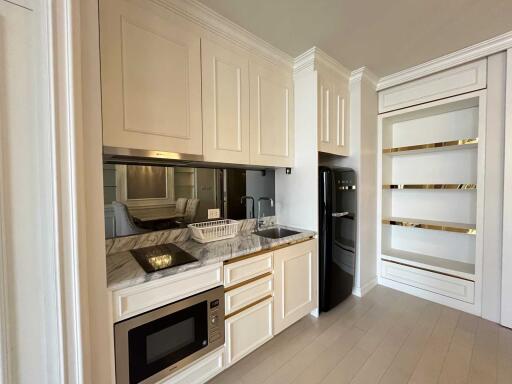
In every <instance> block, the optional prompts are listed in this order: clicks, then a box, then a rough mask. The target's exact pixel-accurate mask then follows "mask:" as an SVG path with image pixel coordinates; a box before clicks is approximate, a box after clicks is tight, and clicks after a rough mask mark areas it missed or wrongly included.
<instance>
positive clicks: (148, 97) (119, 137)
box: [100, 0, 203, 154]
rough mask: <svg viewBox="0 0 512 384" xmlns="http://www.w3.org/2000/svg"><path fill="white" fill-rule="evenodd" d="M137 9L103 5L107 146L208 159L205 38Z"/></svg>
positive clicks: (121, 1) (113, 0) (121, 0)
mask: <svg viewBox="0 0 512 384" xmlns="http://www.w3.org/2000/svg"><path fill="white" fill-rule="evenodd" d="M136 4H139V3H136V2H131V1H126V0H101V1H100V36H101V41H100V43H101V81H102V112H103V144H104V145H105V146H111V147H122V148H132V149H146V150H159V151H167V152H178V153H185V154H202V151H203V148H202V121H201V118H202V114H201V44H200V42H201V40H200V37H199V35H197V34H196V33H194V32H193V31H192V30H191V28H190V27H189V26H187V24H186V23H183V22H182V23H180V21H179V20H175V18H171V17H170V16H171V15H167V14H166V13H165V12H156V11H155V9H154V8H152V6H150V5H149V2H148V3H147V4H148V5H144V6H138V5H136ZM167 16H169V17H167Z"/></svg>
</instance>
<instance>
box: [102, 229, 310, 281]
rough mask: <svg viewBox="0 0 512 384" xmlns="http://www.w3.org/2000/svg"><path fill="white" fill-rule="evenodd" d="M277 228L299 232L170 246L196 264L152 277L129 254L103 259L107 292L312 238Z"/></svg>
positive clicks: (246, 234) (245, 235)
mask: <svg viewBox="0 0 512 384" xmlns="http://www.w3.org/2000/svg"><path fill="white" fill-rule="evenodd" d="M280 227H281V228H287V229H291V230H295V231H299V232H300V233H298V234H296V235H292V236H288V237H285V238H282V239H267V238H264V237H261V236H258V235H255V234H254V233H253V232H252V230H243V231H240V232H239V234H238V235H237V236H235V237H234V238H232V239H227V240H220V241H214V242H211V243H206V244H200V243H198V242H196V241H195V240H192V239H188V240H186V241H179V242H174V244H176V245H177V246H178V247H180V248H182V249H184V250H185V251H187V252H188V253H190V254H191V255H192V256H194V257H195V258H196V259H197V260H198V261H197V262H194V263H189V264H184V265H180V266H178V267H174V268H168V269H164V270H161V271H158V272H153V273H146V272H145V271H144V270H143V269H142V267H141V266H140V265H139V263H138V262H137V260H135V258H134V257H133V256H132V254H131V253H130V251H122V252H117V253H113V254H110V255H109V256H107V280H108V284H107V285H108V289H110V290H112V291H113V290H118V289H123V288H128V287H132V286H134V285H138V284H142V283H145V282H148V281H153V280H157V279H161V278H163V277H166V276H171V275H175V274H177V273H180V272H184V271H188V270H190V269H194V268H199V267H201V266H203V265H208V264H213V263H219V262H222V261H225V260H229V259H231V258H234V257H238V256H243V255H248V254H250V253H254V252H258V251H261V250H266V249H271V248H273V247H277V246H279V245H283V244H287V243H292V242H295V241H299V240H304V239H307V238H309V237H313V236H315V235H316V233H315V232H313V231H307V230H302V229H298V228H293V227H287V226H280ZM266 228H271V227H266ZM266 228H265V229H266Z"/></svg>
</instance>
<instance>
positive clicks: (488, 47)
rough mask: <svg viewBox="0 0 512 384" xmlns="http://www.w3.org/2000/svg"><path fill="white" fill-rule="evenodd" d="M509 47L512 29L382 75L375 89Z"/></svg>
mask: <svg viewBox="0 0 512 384" xmlns="http://www.w3.org/2000/svg"><path fill="white" fill-rule="evenodd" d="M511 47H512V31H510V32H507V33H504V34H502V35H499V36H496V37H493V38H491V39H489V40H485V41H482V42H481V43H478V44H474V45H471V46H469V47H466V48H463V49H461V50H458V51H455V52H452V53H449V54H447V55H444V56H441V57H438V58H436V59H433V60H430V61H427V62H426V63H423V64H420V65H416V66H414V67H411V68H407V69H404V70H403V71H400V72H397V73H394V74H392V75H388V76H384V77H382V78H381V79H380V80H379V82H378V84H377V90H378V91H382V90H383V89H386V88H389V87H393V86H395V85H399V84H402V83H405V82H407V81H411V80H416V79H418V78H420V77H425V76H428V75H431V74H433V73H436V72H439V71H443V70H445V69H448V68H451V67H455V66H457V65H460V64H464V63H467V62H470V61H473V60H477V59H480V58H482V57H485V56H489V55H492V54H494V53H497V52H500V51H504V50H507V49H509V48H511Z"/></svg>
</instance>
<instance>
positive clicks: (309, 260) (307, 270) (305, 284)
mask: <svg viewBox="0 0 512 384" xmlns="http://www.w3.org/2000/svg"><path fill="white" fill-rule="evenodd" d="M316 244H317V242H316V239H313V240H309V241H305V242H303V243H299V244H296V245H292V246H290V247H286V248H283V249H278V250H277V251H275V252H274V334H277V333H279V332H281V331H282V330H283V329H285V328H287V327H288V326H290V325H292V324H293V323H295V322H296V321H297V320H299V319H301V318H302V317H304V316H305V315H307V314H308V313H310V312H311V311H312V310H313V309H315V308H317V307H318V257H317V245H316Z"/></svg>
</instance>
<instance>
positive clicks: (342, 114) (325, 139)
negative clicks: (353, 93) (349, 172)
mask: <svg viewBox="0 0 512 384" xmlns="http://www.w3.org/2000/svg"><path fill="white" fill-rule="evenodd" d="M348 101H349V90H348V81H347V80H346V79H345V78H343V77H342V76H339V75H336V74H334V73H329V71H327V70H324V71H319V74H318V150H319V151H320V152H326V153H330V154H334V155H341V156H348V155H350V141H349V132H350V131H349V109H350V108H349V107H350V105H349V102H348Z"/></svg>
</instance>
